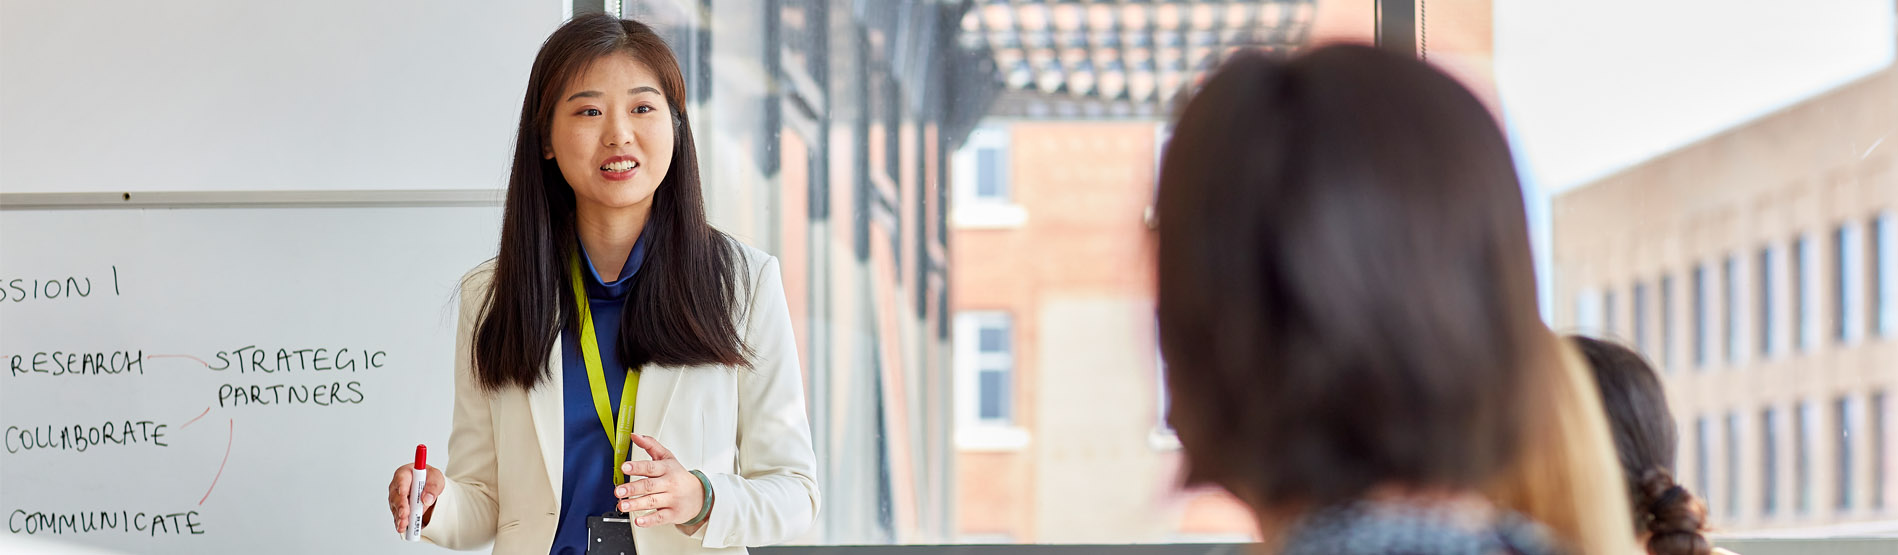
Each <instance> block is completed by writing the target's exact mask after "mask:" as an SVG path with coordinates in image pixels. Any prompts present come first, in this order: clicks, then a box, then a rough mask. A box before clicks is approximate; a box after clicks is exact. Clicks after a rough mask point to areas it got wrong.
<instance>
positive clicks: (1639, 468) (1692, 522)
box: [1569, 335, 1713, 555]
mask: <svg viewBox="0 0 1898 555" xmlns="http://www.w3.org/2000/svg"><path fill="white" fill-rule="evenodd" d="M1569 340H1570V341H1573V342H1574V343H1575V346H1576V347H1577V348H1578V349H1580V350H1581V351H1582V356H1583V357H1585V358H1587V359H1588V367H1589V369H1590V370H1591V371H1593V372H1594V374H1595V386H1596V387H1598V388H1600V389H1601V402H1602V406H1603V408H1605V409H1607V412H1608V427H1609V429H1610V430H1612V431H1613V432H1614V435H1615V453H1616V455H1617V456H1618V458H1619V459H1620V460H1621V473H1622V476H1623V477H1624V478H1625V479H1626V480H1627V482H1628V499H1629V500H1630V501H1631V502H1632V503H1633V505H1632V508H1633V509H1634V529H1635V532H1636V533H1637V534H1638V533H1641V532H1647V533H1648V534H1650V535H1649V536H1648V545H1647V548H1648V553H1652V554H1654V555H1706V554H1707V553H1711V552H1712V551H1713V544H1712V543H1709V542H1708V541H1707V536H1706V535H1705V534H1703V532H1705V531H1706V521H1707V507H1706V505H1704V504H1702V503H1701V502H1700V500H1699V499H1697V498H1695V497H1694V494H1693V493H1692V492H1689V491H1687V489H1686V488H1683V487H1681V485H1680V484H1677V483H1674V446H1675V443H1676V441H1677V440H1678V435H1677V432H1676V430H1675V427H1674V415H1673V414H1672V413H1670V412H1668V409H1667V394H1666V392H1665V391H1664V390H1662V389H1661V380H1660V378H1658V377H1656V376H1655V374H1654V368H1653V367H1651V366H1649V365H1648V363H1647V361H1646V360H1643V359H1642V358H1641V355H1640V354H1638V353H1635V352H1634V351H1633V350H1630V349H1628V348H1627V347H1624V346H1622V345H1620V344H1617V343H1610V342H1607V341H1602V340H1599V339H1594V338H1589V337H1583V336H1579V335H1575V336H1569Z"/></svg>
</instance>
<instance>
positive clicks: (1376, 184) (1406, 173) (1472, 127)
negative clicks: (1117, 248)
mask: <svg viewBox="0 0 1898 555" xmlns="http://www.w3.org/2000/svg"><path fill="white" fill-rule="evenodd" d="M1157 213H1158V223H1157V227H1158V230H1159V232H1158V237H1159V256H1158V262H1159V264H1158V266H1159V318H1160V340H1161V346H1162V352H1163V354H1164V356H1165V357H1166V360H1167V363H1168V372H1167V376H1168V384H1169V385H1170V386H1171V388H1170V391H1171V395H1172V396H1173V398H1174V399H1175V402H1174V403H1172V404H1171V406H1172V407H1174V408H1173V410H1172V411H1171V412H1172V414H1171V415H1170V416H1169V417H1170V419H1171V421H1172V423H1173V424H1174V427H1175V429H1176V430H1177V431H1178V433H1179V436H1180V442H1181V444H1182V446H1183V447H1184V448H1185V451H1186V453H1187V472H1188V475H1187V481H1188V482H1189V483H1192V482H1198V483H1213V484H1218V485H1221V486H1225V487H1226V489H1228V490H1232V491H1233V492H1234V493H1236V494H1239V495H1240V497H1242V498H1246V500H1247V501H1248V502H1249V503H1251V504H1252V505H1254V506H1255V507H1261V506H1264V507H1288V506H1290V507H1297V506H1303V507H1307V508H1315V507H1322V506H1326V505H1331V504H1336V503H1342V502H1346V501H1349V500H1352V499H1356V498H1359V497H1361V496H1363V495H1364V494H1366V493H1367V492H1369V491H1370V490H1371V489H1372V488H1375V487H1377V486H1380V485H1384V484H1398V485H1403V486H1408V487H1425V488H1430V487H1449V488H1476V487H1480V486H1482V485H1484V484H1485V483H1486V482H1487V481H1488V480H1490V479H1491V478H1493V477H1494V476H1496V475H1498V474H1499V473H1501V472H1503V471H1504V470H1505V468H1507V465H1508V464H1509V463H1510V462H1511V461H1513V460H1514V457H1515V456H1516V454H1517V453H1518V452H1519V449H1520V447H1519V441H1520V437H1521V432H1520V431H1519V425H1518V424H1517V423H1518V422H1521V421H1522V420H1523V419H1524V418H1526V414H1528V413H1529V411H1528V410H1527V409H1526V405H1527V403H1525V402H1523V401H1522V400H1521V399H1523V398H1524V396H1523V395H1522V393H1523V392H1524V391H1525V390H1526V388H1527V387H1528V385H1527V384H1531V383H1535V380H1534V379H1533V378H1535V377H1536V376H1538V375H1540V374H1537V373H1538V372H1540V373H1547V372H1549V371H1550V369H1553V368H1556V366H1555V361H1556V359H1555V358H1554V357H1555V353H1556V351H1555V342H1554V337H1553V336H1552V335H1550V334H1549V333H1548V331H1547V328H1545V327H1543V326H1542V324H1541V320H1540V318H1539V317H1538V315H1537V314H1538V313H1537V309H1536V307H1537V305H1536V297H1535V279H1534V268H1533V265H1532V263H1531V258H1530V251H1529V235H1528V226H1527V223H1526V220H1525V217H1524V215H1523V204H1522V193H1521V189H1520V186H1519V184H1518V182H1517V180H1516V172H1515V168H1514V165H1513V163H1512V162H1511V159H1510V155H1509V149H1508V147H1507V146H1506V144H1505V142H1504V140H1503V136H1502V133H1501V131H1500V130H1499V129H1498V128H1497V126H1496V124H1495V122H1494V120H1493V119H1492V118H1491V117H1490V115H1489V112H1488V111H1487V110H1486V109H1485V108H1484V107H1483V105H1482V104H1481V103H1480V102H1478V101H1477V99H1476V98H1475V97H1474V96H1473V95H1471V94H1470V93H1469V92H1468V91H1467V90H1465V89H1464V88H1463V87H1462V86H1461V85H1458V84H1457V83H1456V82H1455V81H1454V80H1453V79H1451V78H1450V77H1448V76H1446V75H1444V74H1442V73H1440V72H1438V71H1436V70H1435V69H1432V68H1431V67H1430V66H1428V65H1427V64H1424V63H1422V62H1419V61H1417V60H1413V59H1406V58H1403V57H1400V56H1395V55H1392V54H1389V53H1384V52H1380V51H1377V50H1374V49H1371V48H1369V47H1359V46H1333V47H1326V48H1321V49H1318V50H1314V51H1312V52H1310V53H1308V54H1305V55H1302V56H1299V57H1297V58H1294V59H1291V60H1289V61H1281V60H1277V59H1274V58H1270V57H1268V56H1267V55H1265V54H1260V53H1251V52H1244V53H1240V54H1238V55H1236V56H1235V57H1234V58H1232V59H1231V60H1229V61H1227V62H1226V63H1225V64H1224V65H1223V66H1222V67H1221V68H1220V69H1219V70H1218V72H1217V73H1216V74H1215V75H1214V76H1212V78H1211V79H1210V80H1208V81H1207V83H1206V85H1205V87H1204V88H1203V89H1202V90H1200V91H1199V92H1198V93H1197V94H1195V96H1194V97H1193V98H1192V100H1191V101H1190V103H1189V104H1188V105H1187V107H1186V109H1185V110H1184V112H1182V114H1181V117H1180V120H1179V123H1178V125H1177V127H1176V129H1175V132H1174V134H1173V139H1172V141H1171V144H1170V145H1169V146H1168V147H1167V150H1166V154H1165V158H1164V160H1163V164H1162V168H1161V173H1160V190H1159V203H1158V211H1157Z"/></svg>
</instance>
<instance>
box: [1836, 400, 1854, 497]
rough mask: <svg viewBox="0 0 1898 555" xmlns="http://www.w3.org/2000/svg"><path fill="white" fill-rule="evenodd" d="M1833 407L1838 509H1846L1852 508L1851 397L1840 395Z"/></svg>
mask: <svg viewBox="0 0 1898 555" xmlns="http://www.w3.org/2000/svg"><path fill="white" fill-rule="evenodd" d="M1833 407H1834V410H1833V412H1834V413H1835V414H1834V415H1833V417H1834V418H1837V419H1838V429H1839V433H1838V434H1836V435H1834V436H1833V439H1834V440H1835V441H1836V442H1837V446H1836V447H1835V448H1834V449H1833V450H1832V454H1833V458H1834V459H1835V461H1836V463H1837V465H1838V476H1837V478H1838V489H1839V496H1838V502H1839V504H1838V509H1839V510H1841V511H1848V510H1851V509H1852V412H1853V411H1852V408H1853V407H1852V398H1851V397H1840V398H1839V400H1838V401H1835V402H1834V403H1833Z"/></svg>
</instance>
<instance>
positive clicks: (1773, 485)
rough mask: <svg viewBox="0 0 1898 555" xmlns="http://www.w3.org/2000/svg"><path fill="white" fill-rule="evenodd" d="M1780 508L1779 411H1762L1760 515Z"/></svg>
mask: <svg viewBox="0 0 1898 555" xmlns="http://www.w3.org/2000/svg"><path fill="white" fill-rule="evenodd" d="M1778 510H1779V412H1778V411H1775V410H1773V407H1766V408H1765V409H1764V410H1761V411H1760V515H1761V516H1771V515H1772V514H1773V513H1774V512H1775V511H1778Z"/></svg>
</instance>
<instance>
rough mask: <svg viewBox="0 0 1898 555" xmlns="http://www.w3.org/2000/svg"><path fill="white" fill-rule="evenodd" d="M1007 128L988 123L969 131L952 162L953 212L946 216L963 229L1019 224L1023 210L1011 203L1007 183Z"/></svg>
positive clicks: (1011, 193) (1023, 217)
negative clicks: (953, 180)
mask: <svg viewBox="0 0 1898 555" xmlns="http://www.w3.org/2000/svg"><path fill="white" fill-rule="evenodd" d="M1009 143H1010V137H1009V130H1008V127H1007V126H1006V125H1004V124H989V125H984V126H981V127H978V128H976V130H975V131H971V132H970V133H969V138H968V139H967V140H966V141H964V143H963V145H962V148H961V149H959V150H957V151H956V154H955V157H954V159H953V161H952V163H953V164H954V170H955V171H954V174H953V176H952V178H953V179H955V186H954V191H953V192H954V198H955V205H954V210H953V213H952V214H950V216H949V218H950V220H952V221H953V222H954V224H955V225H956V226H959V227H964V228H1012V227H1019V226H1020V225H1022V223H1023V222H1024V221H1025V220H1026V219H1027V217H1028V215H1027V212H1025V211H1024V210H1022V207H1021V206H1020V205H1018V204H1016V203H1015V200H1014V194H1015V191H1014V184H1013V183H1012V182H1011V174H1010V165H1009V163H1010V159H1011V156H1010V155H1009V146H1010V145H1009Z"/></svg>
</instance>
